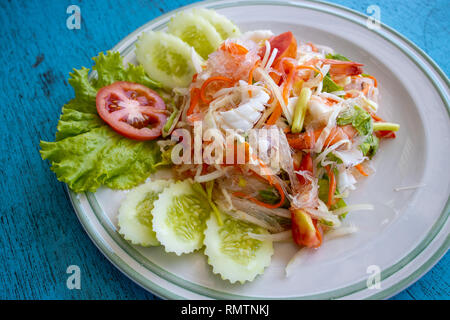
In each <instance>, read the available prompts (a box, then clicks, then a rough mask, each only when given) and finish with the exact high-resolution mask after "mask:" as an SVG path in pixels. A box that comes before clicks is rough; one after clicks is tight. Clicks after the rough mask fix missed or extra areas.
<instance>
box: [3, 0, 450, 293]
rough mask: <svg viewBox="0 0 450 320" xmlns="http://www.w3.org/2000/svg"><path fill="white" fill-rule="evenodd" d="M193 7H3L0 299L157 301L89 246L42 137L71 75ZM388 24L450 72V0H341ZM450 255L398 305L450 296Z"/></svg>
mask: <svg viewBox="0 0 450 320" xmlns="http://www.w3.org/2000/svg"><path fill="white" fill-rule="evenodd" d="M191 2H193V1H185V0H176V1H149V0H136V1H129V0H115V1H108V0H96V1H88V0H84V1H81V0H45V1H19V0H10V1H6V0H5V1H0V21H1V22H2V36H1V37H0V71H1V72H0V75H1V77H0V88H1V89H0V106H1V108H0V110H1V111H0V136H1V137H2V143H1V144H0V163H1V164H2V165H1V167H0V171H1V180H0V194H1V204H0V209H1V211H0V262H1V267H0V298H3V299H74V298H75V299H153V298H154V296H153V295H152V294H150V293H148V292H146V291H145V290H143V289H141V288H140V287H139V286H137V285H135V284H134V283H133V282H131V281H130V280H129V279H128V278H126V277H125V276H124V275H122V274H121V273H120V272H119V271H118V270H117V269H116V268H114V267H113V266H112V265H111V264H110V263H109V262H108V261H107V260H106V259H105V258H104V257H103V255H102V254H101V253H100V252H99V251H98V250H97V248H96V247H95V246H94V245H93V243H92V242H91V241H90V240H89V238H88V236H87V235H86V233H85V232H84V231H83V229H82V227H81V225H80V224H79V222H78V220H77V218H76V216H75V214H74V212H73V209H72V207H71V205H70V202H69V199H68V197H67V194H66V192H65V190H64V187H63V185H62V184H61V183H59V182H58V181H57V180H56V178H55V176H54V174H53V173H52V172H51V171H50V170H49V166H48V163H46V162H44V161H42V160H41V158H40V156H39V152H38V143H39V140H40V139H43V140H52V139H53V138H54V133H55V128H56V123H57V120H58V117H59V114H60V109H61V106H62V105H63V104H64V103H65V102H66V101H68V100H69V99H70V98H71V97H72V95H73V91H72V89H71V88H70V86H69V85H68V83H67V78H68V73H69V72H70V71H71V70H72V68H73V67H77V68H79V67H81V66H90V65H91V60H90V58H91V57H93V56H95V55H96V54H97V53H98V52H99V51H104V50H106V49H109V48H111V47H113V46H114V45H115V44H116V43H117V42H118V41H119V40H120V39H122V38H123V37H125V36H126V35H127V34H129V33H130V32H131V31H133V30H135V29H136V28H138V27H139V26H141V25H142V24H144V23H145V22H147V21H149V20H151V19H153V18H155V17H157V16H159V15H160V14H162V13H165V12H167V11H170V10H172V9H175V8H177V7H180V6H182V5H185V4H188V3H191ZM336 2H337V3H339V4H343V5H346V6H348V7H351V8H353V9H356V10H358V11H361V12H363V13H365V11H366V8H367V7H368V6H369V5H371V4H377V5H378V6H380V8H381V19H382V21H383V22H385V23H387V24H388V25H390V26H392V27H394V28H396V29H397V30H398V31H400V32H401V33H403V34H404V35H405V36H407V37H408V38H410V39H411V40H413V41H414V42H415V43H416V44H418V45H419V46H420V47H421V48H423V49H424V50H425V51H426V52H427V53H428V54H430V56H431V57H432V58H433V59H435V60H436V61H437V63H438V64H439V65H440V66H441V67H442V68H443V70H444V71H445V72H446V73H447V74H448V72H449V71H450V62H449V59H448V53H449V29H450V25H449V24H450V20H449V19H447V16H446V12H448V11H449V9H450V2H449V1H447V0H439V1H427V2H425V1H418V0H414V1H412V0H411V1H402V2H399V1H395V2H394V1H387V0H383V1H374V0H339V1H336ZM72 4H75V5H78V6H79V7H80V8H81V15H82V23H81V29H80V30H68V29H67V27H66V19H67V17H68V15H67V14H66V9H67V7H68V6H69V5H72ZM72 264H75V265H78V266H79V267H80V268H81V273H82V278H81V279H82V280H81V290H68V289H67V287H66V279H67V276H68V275H67V274H66V269H67V267H68V266H69V265H72ZM449 267H450V256H449V255H448V254H447V255H446V256H445V257H444V258H443V259H442V260H441V261H440V262H439V263H438V264H437V265H436V266H435V267H434V268H433V269H432V270H431V271H430V272H428V273H427V274H426V275H425V276H424V277H423V278H422V279H420V280H419V281H418V282H417V283H415V284H414V285H412V286H411V287H409V288H408V289H407V290H405V291H403V292H401V293H400V294H398V295H397V296H395V297H394V299H439V298H447V299H448V298H449V269H450V268H449Z"/></svg>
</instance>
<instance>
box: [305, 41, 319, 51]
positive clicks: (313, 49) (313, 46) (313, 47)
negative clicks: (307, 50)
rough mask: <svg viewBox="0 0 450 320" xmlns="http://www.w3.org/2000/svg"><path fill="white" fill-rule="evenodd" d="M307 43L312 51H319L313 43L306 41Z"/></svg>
mask: <svg viewBox="0 0 450 320" xmlns="http://www.w3.org/2000/svg"><path fill="white" fill-rule="evenodd" d="M307 45H309V46H310V47H311V50H312V51H313V52H319V49H317V47H316V46H315V45H314V43H312V42H308V43H307Z"/></svg>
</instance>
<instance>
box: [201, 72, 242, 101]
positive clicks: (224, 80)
mask: <svg viewBox="0 0 450 320" xmlns="http://www.w3.org/2000/svg"><path fill="white" fill-rule="evenodd" d="M214 81H223V82H227V83H228V84H230V85H233V84H234V80H233V79H230V78H227V77H222V76H216V77H211V78H208V79H206V80H205V82H203V85H202V87H201V89H200V98H201V99H202V101H203V102H204V103H210V102H211V101H212V100H211V99H208V98H206V87H207V86H208V85H209V84H210V83H211V82H214Z"/></svg>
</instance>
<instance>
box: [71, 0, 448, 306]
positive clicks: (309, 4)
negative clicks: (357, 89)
mask: <svg viewBox="0 0 450 320" xmlns="http://www.w3.org/2000/svg"><path fill="white" fill-rule="evenodd" d="M240 5H282V6H294V7H303V8H305V7H306V8H309V9H313V10H318V11H321V12H327V13H330V14H333V15H336V16H339V17H341V18H344V19H346V20H349V21H352V22H354V23H358V22H357V21H356V20H355V19H353V18H351V16H346V15H344V14H342V13H336V12H330V11H327V10H324V9H323V8H320V7H318V6H315V5H322V6H328V7H331V8H337V9H340V10H342V11H346V12H348V13H349V15H351V14H353V15H357V16H359V17H364V18H366V16H365V15H363V14H361V13H359V12H357V11H354V10H351V9H348V8H346V7H343V6H340V5H336V4H331V3H328V2H324V1H311V0H305V1H302V2H292V1H257V0H255V1H253V0H248V1H233V0H231V1H230V0H222V1H203V2H198V3H195V4H191V5H188V6H184V7H181V8H178V9H176V10H173V11H170V12H168V13H166V14H164V15H161V16H159V17H157V18H155V19H153V20H152V21H149V22H148V23H146V24H144V25H143V26H141V27H140V28H138V29H136V30H135V31H134V32H132V33H131V34H129V35H128V36H127V37H125V38H124V39H123V40H121V41H120V42H119V43H118V44H117V45H116V46H115V47H114V48H113V49H112V50H114V51H120V52H121V54H122V55H124V54H127V53H128V52H129V50H132V49H133V48H132V47H133V46H132V44H133V43H134V41H135V39H136V38H137V35H138V34H139V33H140V32H141V31H142V30H144V29H146V28H148V27H149V26H150V25H155V24H157V23H158V22H160V21H163V20H165V19H167V18H168V17H170V16H172V15H173V14H175V13H176V12H178V11H181V10H185V9H187V8H192V7H197V6H206V7H211V8H224V7H236V6H240ZM381 26H382V27H383V30H386V31H389V32H390V33H392V34H393V35H394V37H393V38H394V39H395V37H397V38H400V39H401V40H403V41H405V42H406V43H407V44H408V45H409V46H410V47H411V48H412V50H411V49H409V51H412V52H414V51H415V53H418V54H420V55H421V56H422V57H423V58H424V59H425V60H426V61H427V62H428V63H429V64H430V66H431V67H432V69H434V71H436V72H437V74H438V75H439V76H440V78H441V80H443V82H444V83H445V84H447V86H449V80H448V78H447V77H446V76H445V74H444V72H443V71H442V70H441V69H440V68H439V66H438V65H437V64H436V63H435V62H434V61H433V60H432V59H431V58H430V57H429V56H428V55H427V54H426V53H425V52H423V51H422V50H421V49H420V48H418V47H417V46H416V45H415V44H414V43H412V42H411V41H410V40H408V39H407V38H405V37H404V36H403V35H401V34H400V33H398V32H397V31H395V30H394V29H392V28H390V27H388V26H386V25H384V24H383V23H381ZM160 27H161V25H159V26H156V29H158V28H160ZM374 32H376V31H374ZM380 35H381V36H382V37H383V38H384V39H385V40H387V41H389V42H391V43H394V42H393V41H392V35H391V38H387V36H386V35H384V34H381V33H380ZM394 44H395V43H394ZM395 45H396V46H397V47H398V48H399V49H400V50H401V51H403V53H405V54H406V55H407V56H409V57H410V58H411V60H412V61H413V62H414V63H415V64H416V65H417V66H419V67H420V68H421V69H422V71H423V73H424V74H425V75H426V76H427V77H428V79H429V80H430V81H431V82H432V84H433V85H434V87H435V88H436V90H437V92H438V93H439V95H440V96H441V99H442V101H443V103H444V104H445V105H446V108H447V112H448V113H449V114H450V106H449V105H450V103H449V98H448V96H447V95H446V94H445V92H444V90H442V87H441V86H440V84H439V83H438V82H437V81H436V79H435V78H434V76H433V75H432V74H429V73H428V72H427V71H429V69H430V68H428V67H427V66H426V65H424V64H423V63H421V62H420V61H417V60H416V59H414V57H412V56H411V53H410V52H408V51H407V50H408V48H402V47H401V46H400V44H398V45H397V44H395ZM124 46H125V48H124ZM66 189H67V191H68V194H69V198H70V200H71V202H72V205H73V207H74V209H75V212H76V214H77V217H78V219H79V220H80V222H81V224H82V225H83V228H84V229H85V231H86V232H87V233H88V235H89V237H90V238H91V240H92V241H93V242H94V244H95V245H96V246H97V247H98V248H99V250H100V251H101V252H102V253H103V254H104V255H105V256H106V257H107V258H108V260H110V262H111V263H112V264H113V265H115V266H116V267H117V268H118V269H119V270H120V271H122V272H123V273H124V274H125V275H126V276H128V277H129V278H130V279H131V280H133V281H134V282H136V283H137V284H139V285H140V286H142V287H143V288H145V289H147V290H149V291H151V292H153V293H155V294H156V295H158V296H160V297H163V298H172V299H181V298H184V297H182V296H179V295H177V294H176V293H173V292H170V291H168V290H167V289H166V288H163V287H161V286H159V285H158V284H156V283H155V282H152V281H151V280H149V279H147V278H145V277H144V276H143V275H141V274H140V273H139V272H137V271H136V270H134V269H132V268H131V267H130V266H129V265H128V264H127V263H126V262H125V261H124V260H123V259H122V258H121V257H120V256H118V255H117V254H116V253H115V252H113V251H112V250H111V248H109V246H108V244H107V243H106V242H105V240H104V239H102V237H101V236H100V235H99V234H98V232H97V231H96V230H95V228H94V227H93V226H92V224H91V223H90V222H89V218H88V215H87V214H86V212H85V210H84V209H83V208H82V206H81V203H80V199H79V198H78V196H79V195H77V194H76V193H74V192H73V191H71V190H69V188H67V186H66ZM83 195H84V196H85V197H86V199H87V201H88V203H89V204H90V206H91V209H92V211H93V212H94V215H95V217H96V218H97V219H98V221H99V223H100V224H101V225H102V227H103V228H104V229H105V230H106V232H107V233H108V234H109V236H110V237H111V238H112V239H113V241H116V240H114V236H117V234H116V232H115V231H114V228H113V227H112V226H108V225H107V224H106V222H105V221H102V219H101V218H100V217H99V215H98V212H97V210H98V209H99V206H98V204H97V203H96V199H95V196H94V195H93V194H91V193H85V194H83ZM97 206H98V209H97V210H96V209H95V207H97ZM449 208H450V200H449V199H448V200H447V203H446V205H445V207H444V210H443V211H442V213H441V215H440V217H439V218H438V220H437V221H436V222H435V223H434V225H433V227H432V228H431V230H430V231H429V233H428V234H427V235H426V236H425V239H423V240H422V241H421V242H420V244H419V245H418V246H417V247H416V248H414V249H413V250H412V251H411V252H410V253H408V254H407V255H406V256H405V257H404V258H402V259H401V260H400V261H399V262H397V263H395V264H394V265H392V266H390V267H388V268H386V269H385V270H383V271H382V274H381V276H382V279H383V280H386V279H387V278H389V277H391V276H393V275H394V274H395V273H397V272H398V271H399V270H401V268H402V267H404V266H406V265H408V264H410V263H414V261H413V260H414V259H415V258H416V257H417V256H419V255H420V254H422V253H423V252H424V251H425V250H426V249H427V248H428V246H429V245H430V243H431V242H432V241H433V240H434V239H435V238H437V236H438V235H440V233H441V231H442V229H443V228H444V226H445V225H446V223H447V221H448V216H449ZM112 233H113V234H112ZM118 245H119V246H120V247H121V248H122V249H123V250H124V251H126V252H127V254H129V253H128V251H127V250H125V248H123V247H122V245H120V244H119V243H118ZM449 245H450V237H449V236H448V235H447V237H446V239H445V240H444V241H443V243H442V244H441V245H440V247H439V248H438V249H436V250H435V251H434V252H433V254H432V255H431V257H430V258H428V260H427V261H425V262H424V263H423V264H422V265H419V266H415V268H414V271H413V272H412V273H411V274H409V276H407V277H406V278H404V279H400V281H398V282H396V283H394V284H392V285H391V286H389V287H387V288H385V289H383V290H382V291H378V292H374V294H372V295H368V297H369V298H387V297H390V296H392V295H394V294H395V293H397V292H399V291H401V290H402V289H404V288H405V287H406V286H408V285H410V284H411V283H413V282H414V281H416V280H417V279H418V278H419V277H420V276H421V275H422V274H424V273H425V272H426V271H427V270H428V269H430V268H431V267H432V266H433V265H434V264H435V263H436V262H437V261H439V259H440V257H441V256H442V255H443V254H444V253H445V252H446V251H447V250H448V247H449ZM129 248H132V247H131V246H129ZM129 248H128V250H130V249H129ZM138 254H139V253H138ZM411 256H412V257H411ZM130 257H132V258H133V259H135V256H132V255H130ZM404 260H408V261H406V262H405V261H404ZM416 264H417V263H416ZM398 266H400V268H397V270H396V271H394V272H392V273H390V272H387V271H388V270H391V269H392V268H394V269H395V268H396V267H398ZM156 267H157V268H159V267H158V266H156ZM160 269H161V268H160ZM149 271H151V272H153V273H155V274H156V275H157V276H159V277H161V278H162V279H164V280H166V281H169V282H170V280H167V278H164V277H163V276H161V275H160V274H159V272H155V270H154V269H153V270H152V269H149ZM386 274H387V276H386ZM175 277H176V276H175ZM169 278H170V277H169ZM180 280H181V281H184V282H186V283H187V284H188V285H187V286H182V285H179V284H177V283H174V284H175V285H176V286H177V287H180V288H183V289H185V290H188V291H189V290H190V289H191V288H189V287H192V286H190V285H189V283H190V282H189V281H187V280H183V279H180ZM193 286H194V287H196V286H199V287H201V288H204V290H200V292H196V291H194V290H192V291H191V292H192V293H197V294H200V295H202V296H204V297H206V298H225V299H227V298H232V299H233V298H234V299H235V298H238V299H244V298H245V299H255V298H256V299H261V298H260V297H250V296H241V295H236V294H229V293H225V292H220V291H216V290H213V289H210V288H206V287H202V286H200V285H197V284H193ZM355 286H359V287H360V283H356V284H352V285H349V286H345V287H342V288H338V289H334V290H332V291H330V292H325V293H320V294H315V295H311V296H302V297H296V298H306V299H311V298H312V299H315V298H345V297H346V296H348V295H351V294H354V293H356V292H362V291H364V290H365V289H366V288H360V289H356V290H353V289H352V288H354V287H355ZM349 290H350V291H349ZM352 290H353V291H352ZM202 291H206V292H207V294H204V292H202ZM343 291H346V292H345V294H343V295H341V296H339V294H338V293H339V292H343ZM333 293H336V294H335V295H333ZM325 295H328V296H327V297H326V296H325Z"/></svg>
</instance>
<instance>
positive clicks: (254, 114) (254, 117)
mask: <svg viewBox="0 0 450 320" xmlns="http://www.w3.org/2000/svg"><path fill="white" fill-rule="evenodd" d="M269 99H270V96H269V95H268V94H267V93H266V92H265V91H264V90H260V91H259V92H258V93H256V94H255V95H254V97H252V98H250V99H249V100H247V101H245V102H241V104H240V105H239V106H238V107H237V108H234V109H231V110H228V111H222V112H219V115H218V122H219V123H221V127H222V128H223V129H225V130H226V129H237V130H239V129H240V130H243V131H246V130H249V129H251V128H253V126H254V125H255V124H256V122H258V120H259V118H260V117H261V114H262V112H263V111H264V110H265V104H266V103H267V101H269Z"/></svg>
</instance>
